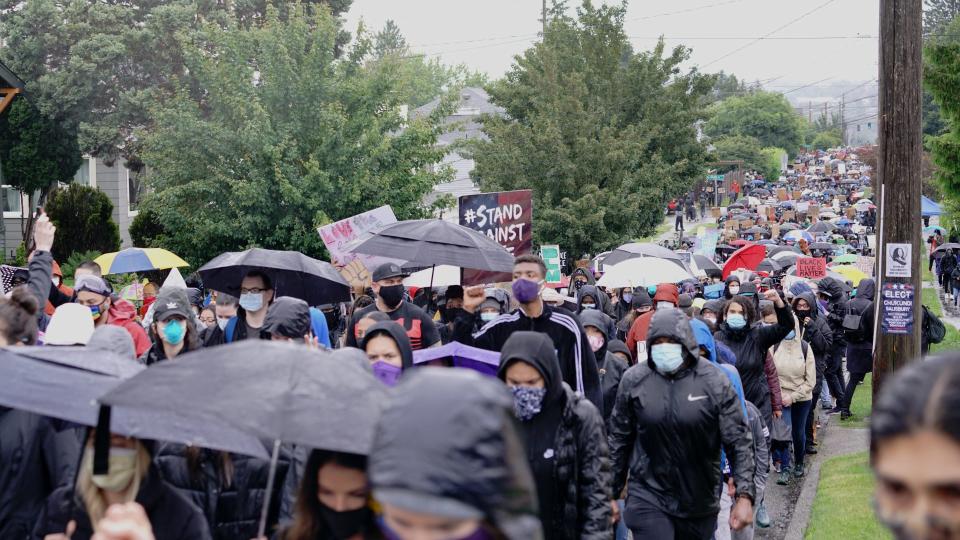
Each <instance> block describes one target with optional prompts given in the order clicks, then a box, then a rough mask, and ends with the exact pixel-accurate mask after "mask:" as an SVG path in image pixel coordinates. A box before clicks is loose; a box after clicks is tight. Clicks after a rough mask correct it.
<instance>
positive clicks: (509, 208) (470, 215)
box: [460, 189, 533, 285]
mask: <svg viewBox="0 0 960 540" xmlns="http://www.w3.org/2000/svg"><path fill="white" fill-rule="evenodd" d="M532 217H533V192H532V191H530V190H529V189H527V190H521V191H501V192H497V193H480V194H478V195H464V196H462V197H460V224H461V225H463V226H465V227H470V228H471V229H473V230H475V231H478V232H480V233H482V234H485V235H487V236H488V237H489V238H490V239H492V240H494V241H496V242H497V243H498V244H500V245H501V246H503V247H505V248H506V249H507V251H509V252H510V253H511V254H513V255H514V256H517V255H523V254H526V253H530V250H531V248H532V247H533V230H532V227H531V225H532ZM512 278H513V276H512V275H511V274H510V273H509V272H489V271H480V270H468V269H464V271H463V284H465V285H473V284H478V283H495V282H500V281H510V280H511V279H512Z"/></svg>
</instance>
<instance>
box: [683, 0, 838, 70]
mask: <svg viewBox="0 0 960 540" xmlns="http://www.w3.org/2000/svg"><path fill="white" fill-rule="evenodd" d="M835 1H836V0H827V1H826V2H824V3H822V4H820V5H819V6H817V7H815V8H813V9H811V10H809V11H807V12H805V13H803V14H802V15H800V16H799V17H796V18H794V19H791V20H790V21H788V22H787V23H786V24H784V25H781V26H778V27H777V28H775V29H773V30H772V31H770V32H767V33H766V34H764V35H763V36H761V37H759V38H757V39H754V40H751V41H750V42H748V43H745V44H743V45H741V46H740V47H737V48H736V49H734V50H732V51H730V52H728V53H727V54H725V55H723V56H721V57H719V58H717V59H715V60H712V61H710V62H708V63H706V64H704V65H703V66H701V69H702V68H706V67H709V66H712V65H713V64H716V63H717V62H719V61H721V60H723V59H725V58H729V57H731V56H733V55H734V54H736V53H738V52H740V51H742V50H744V49H746V48H747V47H749V46H751V45H754V44H755V43H758V42H760V41H762V40H764V39H767V38H769V37H770V36H772V35H774V34H776V33H777V32H779V31H781V30H783V29H784V28H787V27H788V26H790V25H792V24H794V23H796V22H800V21H801V20H803V19H805V18H806V17H808V16H809V15H812V14H813V13H814V12H816V11H819V10H821V9H823V8H825V7H827V6H828V5H830V4H832V3H834V2H835Z"/></svg>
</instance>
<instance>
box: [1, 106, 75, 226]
mask: <svg viewBox="0 0 960 540" xmlns="http://www.w3.org/2000/svg"><path fill="white" fill-rule="evenodd" d="M69 126H70V124H69V123H68V122H62V121H60V120H59V119H57V118H49V117H47V116H46V115H44V114H43V113H41V112H40V110H39V109H37V107H35V106H34V105H33V103H32V102H31V101H30V99H27V98H24V99H19V98H18V99H15V100H14V101H13V103H12V104H11V105H10V107H9V108H8V109H7V110H6V111H5V112H4V114H2V115H0V165H2V167H3V170H2V173H3V174H2V175H0V176H2V177H3V179H4V183H6V184H7V185H11V186H13V187H15V188H17V190H18V191H19V192H20V193H24V194H26V195H27V200H28V205H29V206H28V208H29V210H28V211H27V212H26V214H27V215H26V217H21V220H20V227H21V231H20V232H21V234H22V235H23V238H25V239H26V238H32V236H33V235H32V234H30V232H31V231H32V230H33V220H34V214H33V209H34V208H36V207H37V206H43V205H44V204H45V202H46V199H47V195H48V194H49V192H50V189H51V188H53V187H54V186H56V185H57V182H63V183H67V182H70V181H71V180H72V179H73V175H74V174H76V172H77V169H79V168H80V164H81V163H83V158H82V156H81V154H80V148H79V147H78V146H77V132H76V131H75V130H71V129H69ZM21 215H22V214H21Z"/></svg>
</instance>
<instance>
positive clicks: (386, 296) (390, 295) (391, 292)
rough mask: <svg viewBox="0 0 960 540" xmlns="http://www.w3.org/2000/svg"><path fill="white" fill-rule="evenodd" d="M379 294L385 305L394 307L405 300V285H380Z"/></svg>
mask: <svg viewBox="0 0 960 540" xmlns="http://www.w3.org/2000/svg"><path fill="white" fill-rule="evenodd" d="M377 295H378V296H379V297H380V299H381V300H383V303H384V305H386V306H387V307H388V308H390V309H394V308H396V307H397V306H399V305H400V302H402V301H403V285H384V286H382V287H380V292H379V293H377Z"/></svg>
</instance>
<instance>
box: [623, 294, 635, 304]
mask: <svg viewBox="0 0 960 540" xmlns="http://www.w3.org/2000/svg"><path fill="white" fill-rule="evenodd" d="M623 302H624V303H625V304H629V303H630V302H633V293H628V292H625V293H623Z"/></svg>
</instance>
